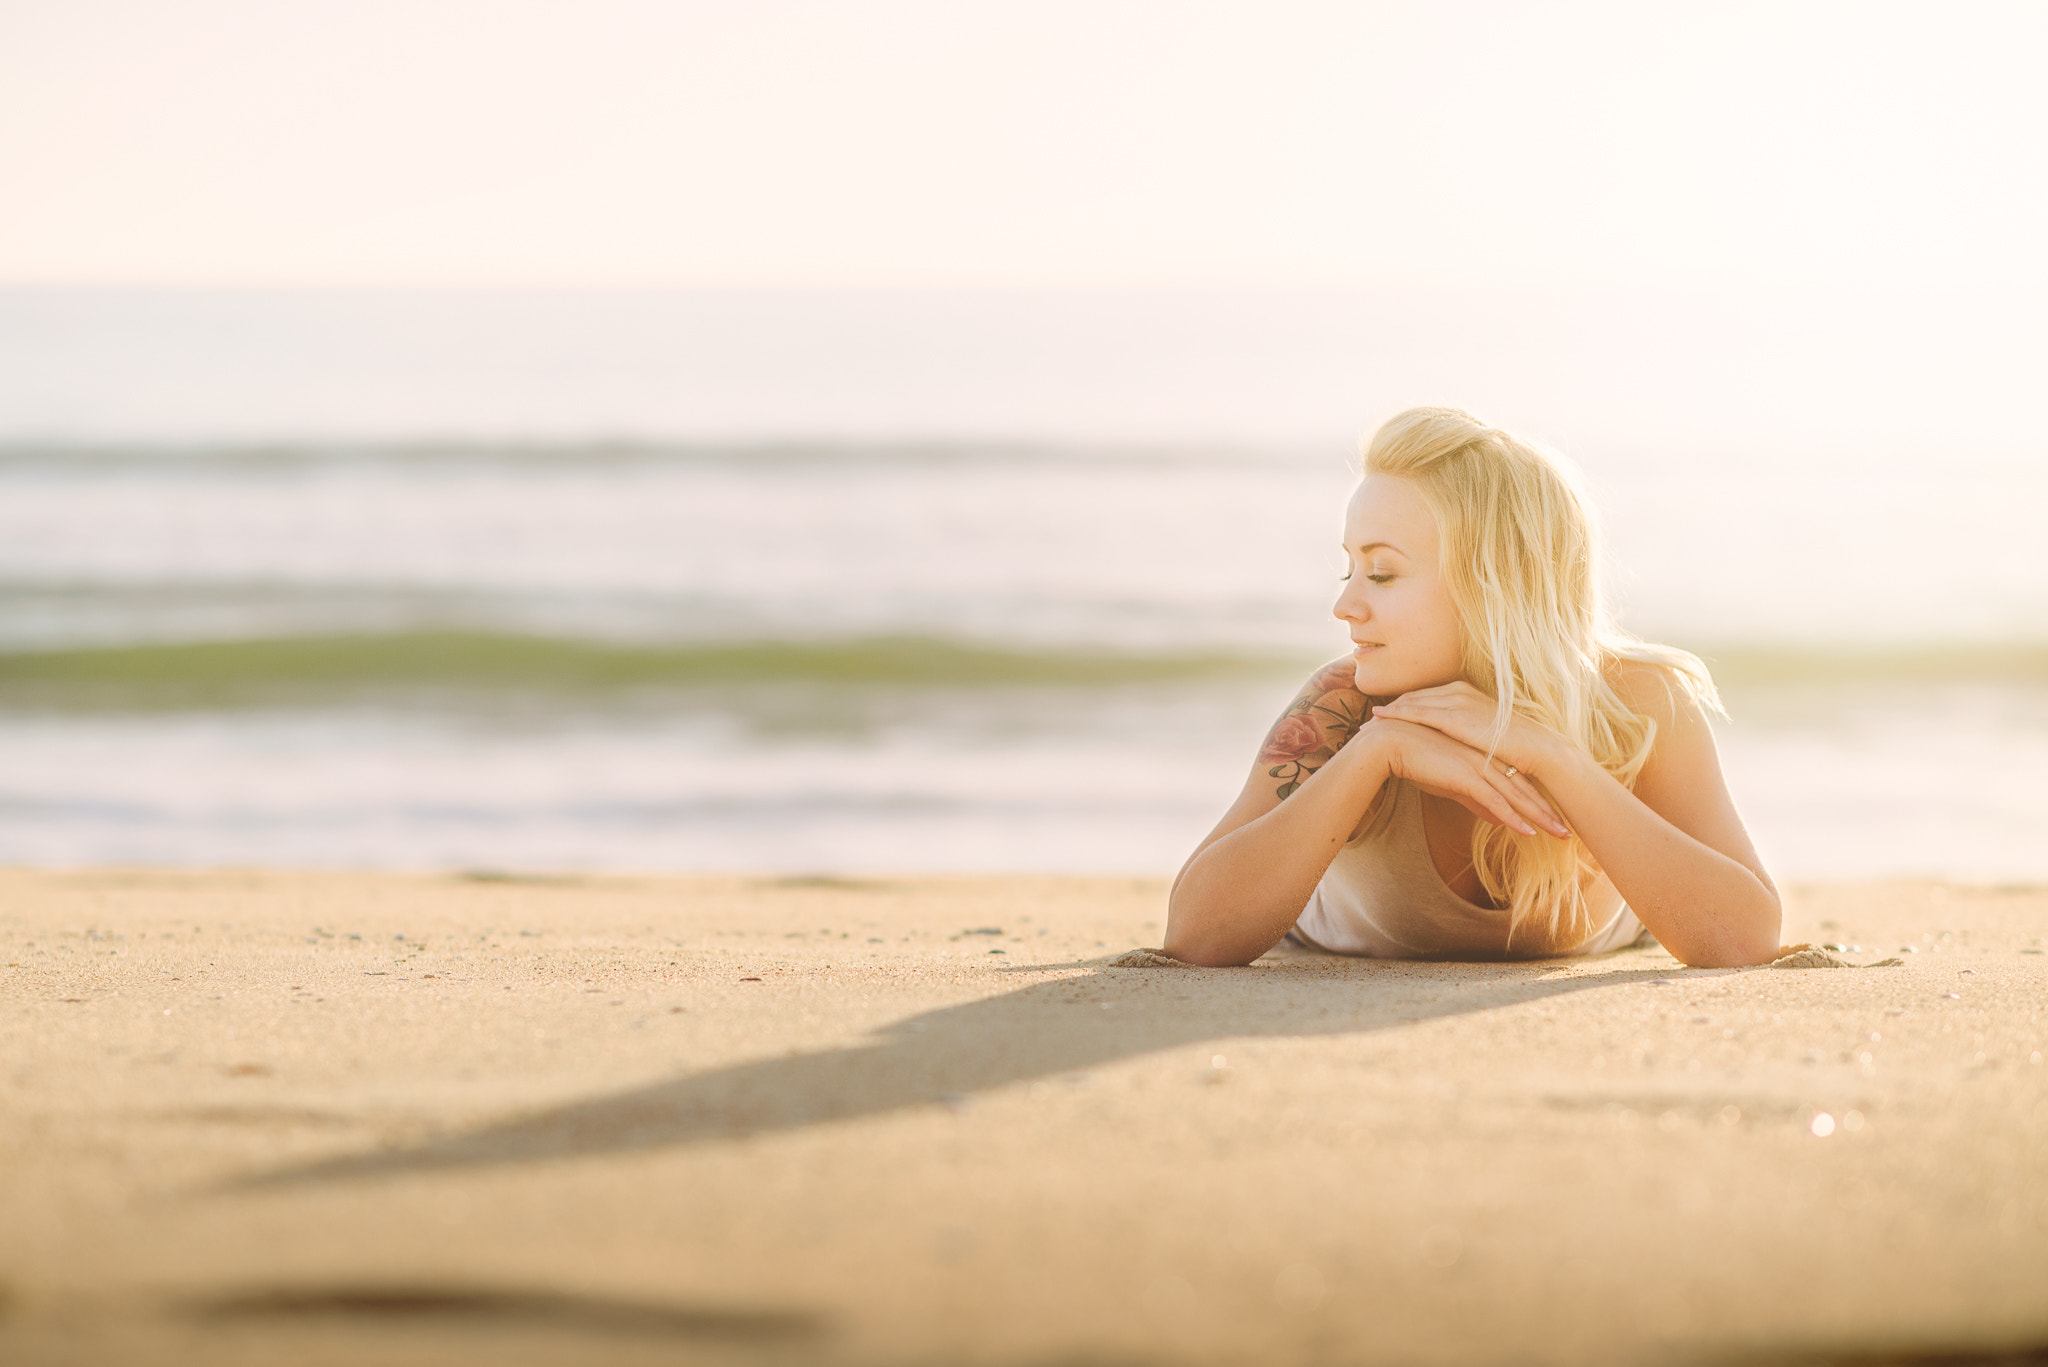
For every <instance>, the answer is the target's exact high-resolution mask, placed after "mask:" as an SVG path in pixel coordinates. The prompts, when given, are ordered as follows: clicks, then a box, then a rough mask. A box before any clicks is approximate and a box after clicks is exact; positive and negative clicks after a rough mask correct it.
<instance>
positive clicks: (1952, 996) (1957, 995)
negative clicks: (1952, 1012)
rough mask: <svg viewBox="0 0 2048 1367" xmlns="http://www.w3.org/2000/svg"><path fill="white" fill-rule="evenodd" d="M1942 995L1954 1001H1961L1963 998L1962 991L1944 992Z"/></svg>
mask: <svg viewBox="0 0 2048 1367" xmlns="http://www.w3.org/2000/svg"><path fill="white" fill-rule="evenodd" d="M1941 995H1942V996H1944V997H1947V998H1948V999H1949V1000H1950V1001H1952V1002H1959V1001H1961V1000H1962V999H1963V994H1962V993H1960V992H1944V993H1942V994H1941Z"/></svg>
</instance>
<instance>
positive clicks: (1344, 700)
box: [1166, 656, 1563, 965]
mask: <svg viewBox="0 0 2048 1367" xmlns="http://www.w3.org/2000/svg"><path fill="white" fill-rule="evenodd" d="M1389 778H1405V779H1408V780H1410V781H1411V782H1414V783H1416V784H1418V785H1419V786H1421V787H1422V788H1424V789H1426V790H1427V791H1430V792H1434V793H1441V794H1443V795H1444V796H1446V797H1450V798H1453V799H1455V800H1456V801H1458V802H1461V803H1463V804H1464V805H1465V806H1466V807H1468V808H1470V809H1471V810H1472V811H1473V812H1474V813H1475V814H1476V815H1478V816H1479V817H1481V818H1483V819H1485V820H1488V821H1496V822H1501V823H1503V824H1508V825H1512V826H1514V827H1516V828H1517V829H1519V830H1522V831H1525V832H1530V827H1529V825H1528V819H1534V820H1537V821H1540V822H1542V823H1543V824H1544V825H1546V826H1549V827H1551V829H1552V830H1553V831H1561V830H1562V829H1563V827H1562V826H1561V825H1558V824H1557V816H1556V813H1555V812H1552V811H1550V810H1549V809H1548V807H1547V806H1544V805H1542V804H1541V803H1540V800H1538V801H1535V802H1531V801H1530V800H1529V799H1528V798H1527V797H1526V796H1524V795H1521V794H1519V793H1515V792H1513V791H1512V790H1509V789H1507V788H1506V786H1505V785H1504V784H1503V783H1502V781H1501V780H1500V778H1499V776H1498V775H1497V774H1496V773H1494V772H1493V771H1492V766H1491V765H1490V764H1489V763H1488V760H1487V756H1486V755H1485V753H1484V752H1482V751H1480V750H1475V749H1473V748H1472V747H1471V746H1469V745H1466V744H1463V743H1462V742H1459V741H1455V740H1452V739H1451V738H1450V737H1448V736H1446V735H1444V734H1443V733H1442V732H1441V731H1437V730H1434V729H1432V728H1430V727H1426V726H1419V725H1416V724H1414V723H1412V722H1405V721H1395V720H1392V719H1389V718H1374V717H1373V716H1372V713H1371V710H1370V705H1369V700H1368V699H1367V698H1366V696H1365V695H1364V694H1363V693H1360V692H1359V691H1358V689H1357V688H1356V687H1354V686H1353V683H1352V663H1351V660H1350V657H1348V656H1347V657H1345V658H1343V659H1339V660H1333V661H1331V662H1330V663H1329V664H1327V665H1324V666H1323V667H1322V668H1321V669H1319V670H1317V671H1316V673H1315V675H1314V677H1312V678H1311V679H1310V680H1309V681H1308V683H1307V684H1305V685H1304V686H1303V687H1302V690H1301V691H1300V692H1299V693H1297V694H1296V695H1295V697H1294V701H1293V702H1291V703H1289V704H1288V706H1287V710H1286V711H1285V712H1283V713H1281V715H1280V720H1279V721H1277V722H1275V723H1274V724H1273V729H1272V730H1271V731H1270V732H1268V733H1267V735H1266V741H1265V745H1264V746H1263V747H1262V748H1261V749H1260V751H1259V758H1258V761H1257V762H1256V763H1255V764H1254V765H1253V766H1252V772H1251V776H1250V777H1249V778H1248V779H1246V781H1245V786H1244V789H1243V791H1241V792H1240V793H1239V794H1238V796H1237V801H1236V802H1234V803H1232V804H1231V806H1230V810H1229V811H1227V812H1225V813H1224V814H1223V819H1222V820H1221V821H1219V822H1217V823H1216V829H1214V830H1213V831H1211V832H1209V834H1208V836H1207V837H1206V838H1205V839H1204V840H1203V841H1202V843H1201V844H1200V845H1198V846H1196V847H1195V852H1194V853H1193V854H1192V855H1190V856H1189V857H1188V862H1187V863H1186V864H1185V865H1183V866H1182V868H1181V871H1180V876H1179V877H1178V878H1176V879H1175V880H1174V884H1173V891H1172V893H1171V894H1170V895H1169V897H1168V900H1167V911H1166V952H1167V953H1168V954H1171V955H1172V956H1173V957H1174V958H1176V959H1180V960H1182V961H1184V962H1187V963H1193V964H1207V965H1222V964H1247V963H1250V962H1251V961H1252V960H1253V959H1256V958H1258V957H1259V955H1261V954H1264V953H1265V952H1266V951H1267V950H1269V949H1271V948H1272V947H1273V946H1274V945H1275V944H1276V943H1277V942H1278V941H1279V939H1280V937H1281V936H1282V935H1284V934H1286V933H1287V928H1288V927H1289V926H1291V925H1293V924H1294V922H1295V918H1297V917H1299V916H1300V915H1301V909H1302V908H1303V907H1304V906H1306V905H1307V904H1308V899H1309V894H1311V893H1312V892H1314V891H1315V886H1316V884H1317V883H1318V882H1319V881H1321V879H1322V876H1323V873H1324V871H1325V870H1327V869H1328V868H1329V867H1330V861H1331V860H1332V859H1335V858H1336V857H1337V851H1339V850H1341V849H1342V848H1344V845H1345V842H1347V841H1349V840H1350V839H1351V837H1352V835H1353V834H1354V833H1355V832H1356V831H1357V829H1358V827H1359V824H1360V823H1361V822H1362V821H1363V820H1364V819H1365V816H1366V814H1367V813H1368V812H1369V811H1371V809H1372V804H1373V800H1374V799H1375V798H1376V797H1377V796H1378V795H1379V792H1380V789H1381V788H1382V787H1383V786H1384V785H1385V784H1386V782H1387V780H1388V779H1389ZM1532 791H1533V790H1532ZM1524 806H1526V807H1527V809H1528V810H1527V811H1526V813H1525V812H1523V811H1521V810H1519V808H1520V807H1524ZM1525 818H1528V819H1525ZM1530 833H1533V832H1530Z"/></svg>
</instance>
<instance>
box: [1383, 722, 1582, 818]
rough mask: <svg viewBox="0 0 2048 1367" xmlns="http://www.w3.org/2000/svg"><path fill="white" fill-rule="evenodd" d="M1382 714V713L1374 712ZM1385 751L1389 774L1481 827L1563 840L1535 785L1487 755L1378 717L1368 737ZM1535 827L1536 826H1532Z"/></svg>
mask: <svg viewBox="0 0 2048 1367" xmlns="http://www.w3.org/2000/svg"><path fill="white" fill-rule="evenodd" d="M1375 710H1378V709H1375ZM1362 734H1368V735H1372V736H1375V737H1377V738H1379V740H1380V742H1381V744H1382V745H1383V746H1384V747H1385V754H1386V758H1387V771H1388V772H1389V773H1390V774H1392V775H1393V776H1394V777H1396V778H1404V779H1406V780H1408V781H1409V782H1410V783H1412V784H1414V785H1415V786H1416V787H1418V788H1420V789H1422V790H1423V791H1424V792H1426V793H1435V794H1436V795H1437V796H1438V797H1447V798H1449V799H1451V800H1452V801H1453V802H1456V803H1457V804H1458V805H1459V806H1461V807H1463V808H1465V810H1467V811H1469V812H1471V813H1472V815H1474V816H1476V817H1478V818H1479V819H1480V820H1481V821H1491V822H1493V823H1494V824H1495V825H1497V826H1506V827H1508V828H1509V829H1510V830H1517V831H1520V832H1521V833H1522V834H1523V835H1534V834H1536V829H1535V828H1536V827H1537V826H1540V827H1542V828H1543V829H1544V830H1546V831H1549V832H1550V833H1551V834H1552V835H1554V836H1558V837H1560V838H1563V837H1566V836H1569V835H1570V834H1571V829H1570V828H1569V827H1567V826H1566V825H1565V824H1564V821H1563V819H1562V818H1560V817H1559V816H1558V814H1557V810H1556V809H1555V808H1554V807H1552V806H1551V805H1550V803H1549V801H1548V800H1546V799H1545V798H1544V796H1543V794H1542V793H1540V792H1538V791H1537V789H1536V785H1535V784H1533V783H1531V782H1529V780H1528V779H1526V778H1523V777H1521V776H1520V775H1515V776H1513V777H1510V776H1509V775H1508V773H1507V772H1506V770H1505V769H1503V768H1502V767H1501V765H1499V764H1498V763H1495V762H1493V761H1491V760H1489V759H1487V757H1486V752H1485V751H1484V750H1480V749H1478V748H1476V747H1474V746H1470V745H1467V744H1465V743H1464V742H1463V741H1460V740H1454V739H1452V738H1451V737H1450V736H1449V735H1447V734H1445V733H1444V732H1442V731H1439V730H1437V729H1435V728H1434V727H1429V726H1423V725H1419V724H1417V723H1415V722H1406V721H1395V720H1392V719H1389V718H1380V717H1375V718H1374V719H1373V720H1372V721H1371V722H1369V723H1367V725H1366V728H1365V731H1364V732H1363V733H1362ZM1531 823H1533V825H1532V824H1531Z"/></svg>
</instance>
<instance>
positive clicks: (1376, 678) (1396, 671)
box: [1353, 661, 1457, 698]
mask: <svg viewBox="0 0 2048 1367" xmlns="http://www.w3.org/2000/svg"><path fill="white" fill-rule="evenodd" d="M1353 672H1354V676H1355V678H1356V679H1357V681H1358V691H1359V692H1361V693H1363V694H1365V695H1366V696H1367V697H1369V698H1398V697H1400V696H1401V695H1402V694H1403V693H1414V692H1416V691H1418V690H1420V689H1424V688H1435V687H1436V686H1437V685H1439V684H1447V683H1449V682H1451V680H1452V679H1453V678H1455V677H1457V676H1456V675H1446V676H1444V677H1442V678H1438V677H1436V676H1435V675H1434V674H1425V673H1423V672H1421V671H1419V670H1414V669H1403V668H1401V667H1400V666H1399V665H1398V664H1395V663H1393V662H1392V661H1389V662H1388V663H1387V664H1386V665H1382V666H1379V667H1374V666H1371V665H1367V664H1365V663H1363V662H1360V663H1359V664H1358V666H1357V668H1356V669H1355V670H1354V671H1353Z"/></svg>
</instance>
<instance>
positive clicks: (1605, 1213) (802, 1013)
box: [0, 872, 2048, 1367]
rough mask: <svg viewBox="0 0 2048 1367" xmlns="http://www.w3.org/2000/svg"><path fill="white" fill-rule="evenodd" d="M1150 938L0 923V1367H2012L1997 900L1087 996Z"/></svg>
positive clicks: (2013, 1150) (876, 927)
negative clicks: (1589, 950) (1559, 955)
mask: <svg viewBox="0 0 2048 1367" xmlns="http://www.w3.org/2000/svg"><path fill="white" fill-rule="evenodd" d="M1163 891H1164V890H1163V887H1162V885H1161V884H1159V883H1156V882H1149V881H1131V880H1111V879H1048V878H1000V879H994V878H992V879H978V880H977V879H943V880H942V879H915V880H903V881H870V882H841V881H832V880H748V879H644V880H636V879H596V880H561V881H531V880H522V881H513V880H504V879H490V878H479V877H452V876H451V877H396V876H380V875H312V874H306V875H298V874H253V873H252V874H228V873H219V874H171V873H166V874H148V873H132V872H80V873H73V874H39V873H24V872H15V873H0V963H4V965H5V966H4V968H0V972H4V973H5V975H6V976H5V977H4V979H0V983H4V987H0V1069H4V1074H0V1076H4V1078H5V1092H4V1097H5V1102H4V1106H0V1361H5V1362H7V1363H9V1364H21V1365H24V1367H25V1365H26V1364H43V1363H60V1362H77V1363H102V1362H135V1363H145V1362H146V1363H195V1364H196V1363H208V1364H213V1363H223V1364H240V1363H251V1364H253V1363H259V1362H260V1363H273V1362H280V1361H294V1362H314V1363H326V1362H335V1363H340V1362H359V1361H376V1362H380V1363H386V1362H388V1363H457V1362H464V1363H467V1362H482V1361H490V1362H493V1363H528V1362H533V1363H553V1362H563V1363H570V1362H575V1363H589V1362H620V1363H639V1362H649V1363H653V1362H678V1361H681V1362H707V1363H721V1364H722V1363H735V1364H755V1363H761V1364H785V1363H787V1364H796V1363H804V1364H814V1363H815V1364H828V1365H830V1364H877V1365H879V1364H906V1365H914V1367H922V1365H924V1364H932V1365H933V1367H936V1365H937V1364H942V1363H946V1364H951V1363H1002V1364H1013V1363H1014V1364H1032V1365H1034V1367H1035V1365H1039V1364H1043V1365H1045V1367H1050V1365H1051V1364H1150V1363H1182V1362H1186V1363H1219V1364H1220V1363H1280V1364H1303V1365H1304V1367H1306V1365H1307V1364H1321V1363H1354V1362H1355V1363H1378V1362H1386V1363H1419V1364H1433V1363H1474V1364H1477V1363H1504V1362H1514V1363H1533V1364H1548V1363H1558V1364H1564V1363H1581V1362H1615V1363H1637V1362H1641V1363H1661V1362H1694V1361H1699V1362H1745V1363H1747V1362H1756V1363H1762V1362H1779V1361H1801V1362H1831V1361H1862V1362H1876V1361H1904V1360H1912V1358H1911V1355H1913V1354H1916V1353H1917V1354H1926V1353H1932V1352H1937V1351H1940V1352H1952V1353H1953V1352H1982V1353H1996V1352H2010V1351H2016V1350H2018V1349H2021V1348H2025V1347H2032V1348H2035V1349H2039V1350H2048V1063H2044V1061H2043V1054H2044V1052H2048V955H2044V954H2043V952H2042V951H2043V950H2044V948H2048V940H2044V936H2048V890H2042V889H2026V888H2007V889H1984V888H1974V889H1973V888H1963V887H1942V886H1930V885H1917V884H1916V885H1906V884H1891V885H1882V886H1860V887H1859V886H1846V885H1844V886H1825V887H1815V888H1806V889H1797V890H1795V891H1794V892H1793V893H1792V894H1791V898H1790V911H1789V917H1788V924H1787V927H1786V929H1787V938H1788V939H1811V940H1817V941H1830V942H1835V943H1840V944H1843V945H1847V946H1853V947H1854V948H1851V949H1849V950H1847V951H1846V957H1848V958H1850V959H1853V960H1858V961H1862V962H1869V961H1873V960H1876V959H1879V958H1883V957H1885V956H1887V955H1893V954H1900V951H1901V950H1902V949H1903V948H1906V947H1910V948H1912V949H1913V950H1915V951H1917V952H1914V953H1908V954H1900V957H1902V958H1903V959H1904V960H1905V963H1904V965H1903V966H1901V967H1897V968H1867V969H1856V970H1848V969H1824V970H1811V971H1786V970H1769V969H1763V970H1748V971H1739V972H1738V971H1702V972H1691V971H1686V970H1683V969H1680V968H1678V967H1677V966H1676V965H1675V964H1674V963H1673V962H1672V961H1671V960H1670V959H1669V958H1668V957H1667V956H1665V955H1663V954H1662V953H1660V952H1657V951H1643V950H1639V951H1629V952H1625V953H1622V954H1618V955H1613V956H1609V957H1607V958H1603V959H1599V960H1592V961H1583V962H1552V963H1541V964H1529V965H1475V964H1457V965H1452V964H1384V963H1369V962H1361V961H1352V960H1340V959H1330V958H1323V957H1319V956H1311V955H1306V954H1298V953H1276V954H1274V955H1270V956H1268V958H1267V959H1265V960H1263V961H1261V962H1260V963H1259V964H1257V965H1255V966H1253V967H1251V968H1248V969H1236V970H1194V969H1158V968H1154V969H1142V968H1105V967H1103V966H1102V965H1101V963H1100V961H1101V960H1102V959H1104V958H1107V957H1108V956H1110V955H1112V954H1113V953H1115V952H1117V951H1121V950H1124V949H1127V948H1130V947H1132V946H1134V945H1154V944H1157V943H1158V942H1159V933H1160V926H1161V914H1162V903H1163ZM1985 1360H1991V1359H1985ZM2030 1360H2031V1359H2030Z"/></svg>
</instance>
